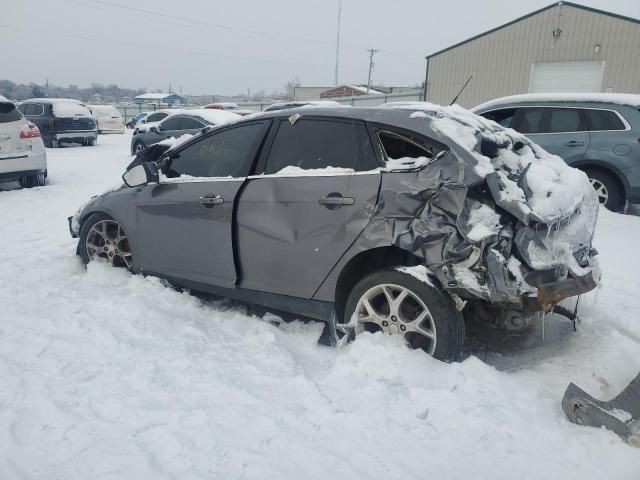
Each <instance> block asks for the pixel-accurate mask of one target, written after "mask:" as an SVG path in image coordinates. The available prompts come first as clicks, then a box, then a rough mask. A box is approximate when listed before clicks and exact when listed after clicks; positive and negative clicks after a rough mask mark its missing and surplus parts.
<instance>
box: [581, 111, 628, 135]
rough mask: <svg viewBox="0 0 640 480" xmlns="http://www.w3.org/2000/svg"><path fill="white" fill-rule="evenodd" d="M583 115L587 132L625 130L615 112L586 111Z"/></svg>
mask: <svg viewBox="0 0 640 480" xmlns="http://www.w3.org/2000/svg"><path fill="white" fill-rule="evenodd" d="M584 113H585V116H586V117H587V123H588V125H589V130H590V131H592V132H597V131H610V130H626V127H625V125H624V123H623V122H622V120H620V117H619V116H618V115H617V114H616V113H615V112H612V111H610V110H591V109H586V110H584Z"/></svg>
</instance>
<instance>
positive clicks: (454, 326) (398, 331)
mask: <svg viewBox="0 0 640 480" xmlns="http://www.w3.org/2000/svg"><path fill="white" fill-rule="evenodd" d="M335 329H336V332H335V335H336V339H337V341H340V338H342V340H344V339H345V336H346V338H347V339H354V338H356V337H357V336H358V335H359V334H362V333H364V332H383V333H386V334H389V335H401V336H403V337H404V339H405V341H406V342H407V345H408V346H409V347H411V348H413V349H416V348H420V349H422V350H424V351H425V352H426V353H427V354H429V355H431V356H433V357H434V358H436V359H438V360H442V361H455V360H457V359H459V358H460V357H461V355H462V345H463V342H464V320H463V317H462V314H461V313H460V312H459V311H458V310H456V308H455V305H454V303H453V301H452V300H451V298H450V297H449V296H448V295H447V294H446V293H444V292H443V291H441V290H440V289H439V288H437V287H436V286H435V285H430V284H428V283H426V282H424V281H421V280H419V279H418V278H416V277H414V276H413V275H410V274H408V273H405V272H401V271H398V270H396V269H385V270H379V271H377V272H374V273H371V274H369V275H367V276H366V277H364V278H363V279H362V280H360V281H359V282H358V283H357V284H356V285H355V286H354V287H353V289H352V290H351V293H350V294H349V297H348V298H347V301H346V304H345V309H344V315H343V318H342V319H337V322H336V323H335Z"/></svg>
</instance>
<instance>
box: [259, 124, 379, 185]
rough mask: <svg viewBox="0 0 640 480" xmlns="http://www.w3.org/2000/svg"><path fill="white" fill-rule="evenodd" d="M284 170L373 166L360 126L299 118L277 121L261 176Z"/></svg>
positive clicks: (368, 142) (362, 126)
mask: <svg viewBox="0 0 640 480" xmlns="http://www.w3.org/2000/svg"><path fill="white" fill-rule="evenodd" d="M287 167H293V168H294V169H303V170H315V169H324V168H328V167H334V168H345V169H352V170H359V171H366V170H373V169H375V168H376V167H377V164H376V161H375V157H374V153H373V151H372V147H371V141H370V140H369V137H368V135H367V132H366V130H365V128H364V125H362V124H359V123H356V122H348V121H346V122H345V121H337V120H316V119H304V118H302V119H298V120H297V121H293V122H291V121H288V120H283V121H282V122H280V126H279V128H278V132H277V134H276V137H275V139H274V141H273V144H272V146H271V151H270V152H269V158H268V159H267V165H266V167H265V172H264V173H266V174H274V173H278V172H280V171H282V170H284V169H285V168H287Z"/></svg>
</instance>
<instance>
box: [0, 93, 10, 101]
mask: <svg viewBox="0 0 640 480" xmlns="http://www.w3.org/2000/svg"><path fill="white" fill-rule="evenodd" d="M9 101H10V100H9V99H8V98H7V97H3V96H2V95H0V102H9Z"/></svg>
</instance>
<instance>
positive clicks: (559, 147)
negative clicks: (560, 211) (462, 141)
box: [473, 93, 640, 211]
mask: <svg viewBox="0 0 640 480" xmlns="http://www.w3.org/2000/svg"><path fill="white" fill-rule="evenodd" d="M639 109H640V95H628V94H608V93H601V94H598V93H589V94H565V93H557V94H531V95H514V96H511V97H504V98H499V99H497V100H492V101H490V102H487V103H484V104H482V105H479V106H477V107H475V108H474V109H473V111H474V112H475V113H477V114H479V115H482V116H483V117H486V118H489V119H491V120H495V121H496V122H498V123H499V124H500V125H502V126H504V127H510V128H513V129H515V130H517V131H519V132H521V133H524V134H525V135H527V136H528V137H529V138H531V140H533V141H534V142H536V143H537V144H538V145H540V146H541V147H543V148H544V149H545V150H547V151H548V152H550V153H553V154H555V155H559V156H560V157H562V158H563V159H564V160H565V161H566V162H567V163H568V164H569V165H571V166H572V167H576V168H579V169H580V170H583V171H584V172H585V173H586V174H587V175H588V177H589V180H590V181H591V184H592V185H593V188H594V189H595V190H596V192H598V197H599V199H600V202H601V203H602V204H604V205H605V206H606V207H607V208H608V209H609V210H614V211H618V210H621V209H623V208H624V206H625V204H626V202H627V201H629V202H630V203H640V143H638V142H639V141H638V139H639V138H640V111H639Z"/></svg>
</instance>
